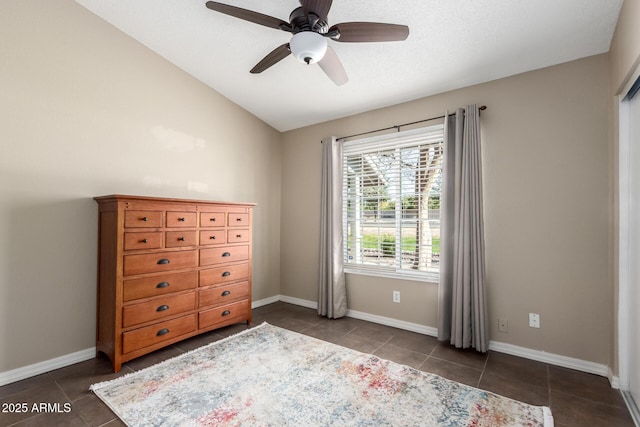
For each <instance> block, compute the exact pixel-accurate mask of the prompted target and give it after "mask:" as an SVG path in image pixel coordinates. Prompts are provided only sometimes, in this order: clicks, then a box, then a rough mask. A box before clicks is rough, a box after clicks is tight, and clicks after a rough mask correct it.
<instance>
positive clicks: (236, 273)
mask: <svg viewBox="0 0 640 427" xmlns="http://www.w3.org/2000/svg"><path fill="white" fill-rule="evenodd" d="M248 278H249V264H236V265H228V266H224V267H218V268H211V269H207V270H200V286H201V287H202V286H209V285H218V284H223V283H229V282H235V281H238V280H243V279H248Z"/></svg>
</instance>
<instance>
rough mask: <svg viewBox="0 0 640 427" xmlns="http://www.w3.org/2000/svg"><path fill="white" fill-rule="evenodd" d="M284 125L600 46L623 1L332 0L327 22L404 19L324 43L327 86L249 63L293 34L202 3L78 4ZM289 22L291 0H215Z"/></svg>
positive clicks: (307, 69)
mask: <svg viewBox="0 0 640 427" xmlns="http://www.w3.org/2000/svg"><path fill="white" fill-rule="evenodd" d="M76 1H77V2H78V3H80V4H81V5H83V6H85V7H86V8H88V9H89V10H91V11H93V12H94V13H96V14H97V15H98V16H100V17H102V18H103V19H104V20H106V21H107V22H109V23H111V24H112V25H114V26H115V27H117V28H119V29H120V30H122V31H123V32H125V33H126V34H128V35H130V36H131V37H133V38H134V39H136V40H138V41H139V42H140V43H142V44H144V45H145V46H147V47H149V48H150V49H152V50H153V51H155V52H156V53H158V54H159V55H161V56H163V57H164V58H166V59H167V60H169V61H170V62H172V63H174V64H175V65H177V66H178V67H180V68H182V69H183V70H185V71H186V72H188V73H189V74H191V75H193V76H194V77H196V78H197V79H199V80H200V81H202V82H204V83H205V84H207V85H208V86H210V87H211V88H213V89H215V90H216V91H218V92H219V93H221V94H222V95H224V96H226V97H227V98H229V99H230V100H231V101H233V102H235V103H236V104H238V105H240V106H242V107H243V108H245V109H246V110H248V111H250V112H251V113H253V114H254V115H256V116H257V117H259V118H260V119H262V120H264V121H265V122H267V123H269V124H270V125H271V126H273V127H274V128H276V129H278V130H280V131H286V130H290V129H295V128H299V127H303V126H307V125H310V124H315V123H319V122H323V121H327V120H331V119H336V118H340V117H345V116H349V115H352V114H356V113H360V112H363V111H368V110H371V109H375V108H381V107H385V106H388V105H393V104H397V103H400V102H404V101H408V100H412V99H417V98H421V97H424V96H428V95H433V94H436V93H441V92H444V91H448V90H452V89H457V88H461V87H465V86H469V85H473V84H477V83H482V82H486V81H490V80H495V79H498V78H502V77H506V76H510V75H514V74H518V73H522V72H525V71H530V70H534V69H539V68H543V67H547V66H551V65H555V64H559V63H562V62H567V61H571V60H574V59H578V58H583V57H586V56H591V55H596V54H599V53H603V52H607V51H608V50H609V45H610V42H611V38H612V36H613V32H614V29H615V24H616V21H617V19H618V15H619V12H620V8H621V6H622V1H623V0H535V1H533V0H394V1H389V0H385V1H383V0H334V2H333V6H332V8H331V11H330V12H329V17H328V20H329V25H333V24H337V23H340V22H349V21H374V22H388V23H394V24H404V25H408V26H409V28H410V35H409V38H408V39H407V40H406V41H403V42H392V43H338V42H335V41H330V42H329V44H330V45H331V46H332V47H333V49H334V50H335V51H336V53H337V54H338V56H339V57H340V59H341V60H342V62H343V64H344V67H345V69H346V71H347V74H348V76H349V82H348V83H347V84H346V85H344V86H335V85H334V84H333V82H331V80H329V78H328V77H327V76H326V75H325V74H324V73H323V72H322V70H321V69H320V68H319V67H318V65H317V64H313V65H306V64H302V63H299V62H298V61H297V60H296V59H295V58H294V57H293V56H289V57H288V58H286V59H284V60H283V61H281V62H279V63H278V64H276V65H274V66H273V67H271V68H270V69H268V70H266V71H265V72H263V73H262V74H256V75H254V74H250V73H249V70H250V69H251V68H252V67H253V66H254V65H255V64H256V63H257V62H258V61H259V60H260V59H262V58H263V57H264V56H265V55H266V54H267V53H269V52H271V50H273V49H274V48H276V47H277V46H279V45H281V44H283V43H286V42H288V41H289V38H290V34H289V33H286V32H283V31H279V30H274V29H270V28H267V27H263V26H260V25H256V24H252V23H250V22H246V21H242V20H240V19H237V18H233V17H230V16H226V15H222V14H220V13H216V12H213V11H211V10H209V9H207V8H206V7H205V0H135V1H133V0H76ZM220 2H221V3H226V4H230V5H234V6H238V7H242V8H245V9H251V10H255V11H257V12H260V13H264V14H267V15H271V16H275V17H277V18H280V19H283V20H285V21H288V17H289V13H290V12H291V11H292V10H293V9H295V8H296V7H298V6H299V1H298V0H220Z"/></svg>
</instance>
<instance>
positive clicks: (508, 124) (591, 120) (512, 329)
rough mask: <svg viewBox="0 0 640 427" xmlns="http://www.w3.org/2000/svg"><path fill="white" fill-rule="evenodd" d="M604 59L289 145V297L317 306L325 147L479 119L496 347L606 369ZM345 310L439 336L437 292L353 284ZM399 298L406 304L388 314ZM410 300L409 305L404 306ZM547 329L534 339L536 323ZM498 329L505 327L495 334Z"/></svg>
mask: <svg viewBox="0 0 640 427" xmlns="http://www.w3.org/2000/svg"><path fill="white" fill-rule="evenodd" d="M608 82H609V69H608V56H607V55H599V56H595V57H590V58H586V59H582V60H578V61H574V62H570V63H567V64H562V65H559V66H555V67H551V68H546V69H542V70H538V71H533V72H529V73H526V74H521V75H517V76H514V77H510V78H506V79H501V80H498V81H494V82H489V83H485V84H481V85H477V86H473V87H469V88H465V89H462V90H457V91H453V92H449V93H445V94H441V95H437V96H432V97H428V98H423V99H419V100H416V101H413V102H409V103H405V104H400V105H396V106H393V107H389V108H385V109H381V110H376V111H371V112H368V113H364V114H360V115H357V116H353V117H348V118H344V119H340V120H335V121H331V122H327V123H323V124H319V125H316V126H310V127H307V128H303V129H298V130H294V131H290V132H286V133H285V134H284V139H283V143H284V144H283V152H282V165H283V169H282V238H281V248H282V249H281V278H282V288H281V293H282V294H283V295H288V296H292V297H296V298H302V299H306V300H311V301H315V300H316V291H315V286H316V277H317V269H318V267H317V259H318V256H317V255H318V251H317V246H318V245H317V242H318V221H319V219H318V218H319V214H318V213H319V200H318V189H319V186H320V159H321V145H320V139H321V138H322V137H323V136H327V135H336V136H341V135H349V134H353V133H358V132H363V131H367V130H370V129H377V128H381V127H386V126H390V125H394V124H398V123H406V122H411V121H414V120H420V119H422V118H426V117H433V116H438V115H441V114H443V112H444V111H445V110H446V109H450V110H452V109H454V108H456V107H459V106H464V105H465V104H467V103H479V104H486V105H487V106H488V109H487V110H486V111H485V112H483V113H482V137H483V158H484V189H485V205H484V207H485V228H486V230H485V231H486V250H487V283H488V289H487V292H488V305H489V318H490V321H491V339H492V340H495V341H501V342H505V343H510V344H515V345H519V346H523V347H528V348H531V349H536V350H542V351H546V352H551V353H556V354H561V355H565V356H569V357H575V358H579V359H584V360H588V361H593V362H597V363H602V364H606V365H608V364H609V362H610V334H611V325H610V322H611V318H610V314H609V310H610V285H611V284H610V282H611V278H610V262H609V243H610V242H609V235H610V230H609V215H610V212H609V196H610V195H609V192H610V187H609V160H608V159H609V154H610V153H609V151H608V150H609V147H608V129H609V127H608V126H609V112H608V107H609V102H608V101H609V98H608ZM347 288H348V298H349V307H350V308H351V309H354V310H358V311H363V312H367V313H371V314H376V315H381V316H386V317H391V318H395V319H399V320H404V321H408V322H414V323H418V324H421V325H425V326H431V327H435V326H436V313H437V308H436V303H437V301H436V298H437V285H435V284H428V283H416V282H411V281H403V280H390V279H380V278H377V279H372V278H370V277H367V276H355V275H348V277H347ZM392 290H400V291H401V294H402V296H403V298H402V303H400V304H394V303H392V302H391V293H392ZM405 296H406V297H405ZM529 312H535V313H540V315H541V323H542V327H541V328H540V329H531V328H529V327H528V324H527V322H528V313H529ZM498 317H505V318H507V319H508V321H509V332H508V333H507V334H504V333H500V332H498V331H497V320H498Z"/></svg>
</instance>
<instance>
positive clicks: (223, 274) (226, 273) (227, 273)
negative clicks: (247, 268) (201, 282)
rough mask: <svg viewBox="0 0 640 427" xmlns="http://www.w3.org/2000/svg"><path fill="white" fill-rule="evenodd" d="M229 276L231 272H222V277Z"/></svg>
mask: <svg viewBox="0 0 640 427" xmlns="http://www.w3.org/2000/svg"><path fill="white" fill-rule="evenodd" d="M228 276H231V273H230V272H228V271H225V272H224V273H222V277H228Z"/></svg>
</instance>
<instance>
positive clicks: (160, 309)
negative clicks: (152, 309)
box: [156, 305, 169, 311]
mask: <svg viewBox="0 0 640 427" xmlns="http://www.w3.org/2000/svg"><path fill="white" fill-rule="evenodd" d="M167 310H169V306H168V305H161V306H160V307H158V308H156V311H167Z"/></svg>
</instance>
